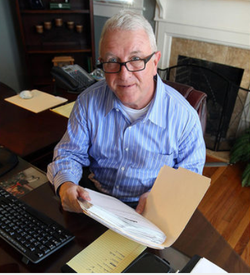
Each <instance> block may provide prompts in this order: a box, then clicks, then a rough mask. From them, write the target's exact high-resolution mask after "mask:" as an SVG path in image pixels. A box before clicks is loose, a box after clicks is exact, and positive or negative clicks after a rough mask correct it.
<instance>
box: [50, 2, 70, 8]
mask: <svg viewBox="0 0 250 275" xmlns="http://www.w3.org/2000/svg"><path fill="white" fill-rule="evenodd" d="M49 7H50V9H51V10H70V8H71V6H70V3H69V0H64V1H63V0H51V1H50V4H49Z"/></svg>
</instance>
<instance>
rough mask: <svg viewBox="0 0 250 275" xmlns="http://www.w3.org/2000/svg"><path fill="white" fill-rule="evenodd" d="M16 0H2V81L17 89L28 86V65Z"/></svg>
mask: <svg viewBox="0 0 250 275" xmlns="http://www.w3.org/2000/svg"><path fill="white" fill-rule="evenodd" d="M18 29H19V28H18V22H17V16H16V13H15V1H13V0H11V1H9V0H1V1H0V81H1V82H3V83H5V84H6V85H8V86H10V87H11V88H13V89H14V90H15V91H21V90H24V89H25V88H26V87H27V83H28V82H27V75H26V74H25V71H26V65H25V60H24V54H23V51H22V44H21V36H20V34H19V32H18Z"/></svg>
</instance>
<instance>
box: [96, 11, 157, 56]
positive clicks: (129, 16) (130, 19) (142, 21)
mask: <svg viewBox="0 0 250 275" xmlns="http://www.w3.org/2000/svg"><path fill="white" fill-rule="evenodd" d="M117 29H119V30H127V31H136V30H141V29H143V30H144V31H145V32H146V34H147V35H148V38H149V41H150V44H151V48H152V51H154V52H155V51H157V46H156V39H155V35H154V31H153V28H152V26H151V25H150V23H149V22H148V21H147V20H146V18H145V17H144V16H142V15H140V14H138V13H135V12H132V11H130V10H121V11H120V12H119V13H117V14H115V15H114V16H112V17H111V18H109V19H108V20H107V21H106V23H105V24H104V26H103V29H102V33H101V38H100V42H99V52H100V49H101V44H102V40H103V37H104V35H105V33H106V32H107V31H110V30H117Z"/></svg>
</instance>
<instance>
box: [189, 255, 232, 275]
mask: <svg viewBox="0 0 250 275" xmlns="http://www.w3.org/2000/svg"><path fill="white" fill-rule="evenodd" d="M191 273H227V272H226V271H225V270H224V269H222V268H220V267H219V266H217V265H216V264H214V263H212V262H210V261H209V260H207V259H206V258H201V259H200V260H199V262H198V263H197V264H196V265H195V267H194V268H193V269H192V271H191Z"/></svg>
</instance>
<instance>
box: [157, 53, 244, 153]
mask: <svg viewBox="0 0 250 275" xmlns="http://www.w3.org/2000/svg"><path fill="white" fill-rule="evenodd" d="M159 70H160V71H161V76H162V77H163V79H166V80H171V81H175V82H179V83H182V84H187V85H190V86H193V87H194V88H195V89H196V90H200V91H202V92H205V93H206V94H207V124H206V132H205V137H204V138H205V141H206V146H207V148H208V149H212V150H214V151H217V150H229V149H230V145H227V146H226V147H227V148H225V146H224V148H223V146H221V141H222V140H226V139H227V131H228V128H229V123H230V120H231V117H232V114H233V110H234V105H235V101H236V98H237V95H238V92H239V86H240V83H241V79H242V76H243V72H244V70H243V69H240V68H235V67H232V66H228V65H224V64H218V63H214V62H209V61H205V60H201V59H196V58H190V57H186V56H179V57H178V64H177V65H176V66H173V67H170V68H167V69H166V70H161V69H159ZM162 72H164V73H165V75H162Z"/></svg>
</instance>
